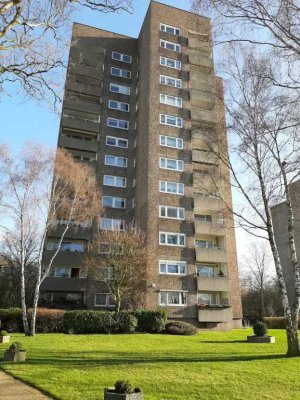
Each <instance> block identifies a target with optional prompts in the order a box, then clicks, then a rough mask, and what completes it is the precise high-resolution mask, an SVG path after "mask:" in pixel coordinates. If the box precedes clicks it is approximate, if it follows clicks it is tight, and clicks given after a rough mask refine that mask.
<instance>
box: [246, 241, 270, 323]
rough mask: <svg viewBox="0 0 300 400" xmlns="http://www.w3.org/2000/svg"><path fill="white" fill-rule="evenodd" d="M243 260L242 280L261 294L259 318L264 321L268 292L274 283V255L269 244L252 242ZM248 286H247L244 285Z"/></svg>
mask: <svg viewBox="0 0 300 400" xmlns="http://www.w3.org/2000/svg"><path fill="white" fill-rule="evenodd" d="M245 253H246V254H244V257H243V258H242V263H241V266H242V280H244V281H245V283H246V282H247V283H248V284H249V286H251V290H252V291H255V292H256V293H259V317H260V320H261V321H262V320H263V318H264V317H265V316H266V315H267V314H266V306H265V297H266V291H267V290H268V289H269V287H270V286H271V285H272V283H273V282H274V274H273V268H272V267H273V265H272V261H273V259H272V254H271V252H270V248H269V247H268V244H267V242H261V241H260V242H252V243H250V244H249V246H248V247H247V249H245ZM244 286H246V285H244Z"/></svg>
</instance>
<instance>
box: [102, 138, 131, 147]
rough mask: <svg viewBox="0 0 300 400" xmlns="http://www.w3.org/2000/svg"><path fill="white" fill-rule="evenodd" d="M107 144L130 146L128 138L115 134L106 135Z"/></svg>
mask: <svg viewBox="0 0 300 400" xmlns="http://www.w3.org/2000/svg"><path fill="white" fill-rule="evenodd" d="M106 145H107V146H113V147H122V148H124V149H127V148H128V140H127V139H123V138H117V137H115V136H106Z"/></svg>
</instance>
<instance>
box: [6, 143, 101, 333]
mask: <svg viewBox="0 0 300 400" xmlns="http://www.w3.org/2000/svg"><path fill="white" fill-rule="evenodd" d="M0 187H1V190H0V212H1V213H2V216H3V218H2V220H3V222H2V224H1V230H2V232H3V235H4V244H6V245H4V248H3V249H2V255H3V256H6V257H10V259H11V260H13V261H14V263H15V265H17V266H19V268H20V280H21V283H20V287H21V305H22V317H23V325H24V331H25V334H26V335H34V334H35V321H36V310H37V305H38V300H39V291H40V286H41V284H42V282H43V281H44V279H45V278H46V276H47V275H48V273H49V271H50V269H51V266H52V264H53V261H54V260H55V258H56V256H57V255H58V253H59V250H60V248H61V244H62V242H63V239H64V237H65V235H66V233H67V231H68V230H69V228H70V227H71V226H73V225H74V221H80V222H88V223H92V221H93V220H94V219H97V218H98V217H99V212H100V210H99V204H100V201H99V194H98V193H99V190H98V188H97V184H96V179H95V176H94V172H93V170H92V168H90V167H88V166H87V165H84V164H82V163H80V162H75V161H74V160H73V158H72V157H71V155H69V154H68V153H66V152H65V151H62V150H59V151H58V152H57V153H56V154H55V153H54V152H53V151H49V150H46V149H44V148H42V147H41V146H38V145H32V144H31V145H30V144H29V145H26V147H24V149H23V150H22V151H21V154H20V155H19V157H15V156H13V155H12V154H10V152H9V150H8V148H7V147H6V146H4V145H2V146H1V147H0ZM59 220H63V221H64V223H65V225H64V229H63V230H62V232H61V233H60V235H59V238H58V245H57V247H56V249H55V251H54V252H53V255H52V257H51V258H50V260H49V262H47V264H46V265H45V264H44V263H43V250H44V247H45V241H46V238H47V235H48V233H49V232H50V231H51V230H53V228H54V227H55V226H56V225H57V222H58V221H59ZM31 263H35V264H36V265H37V273H36V277H35V278H36V284H35V290H34V298H33V304H32V305H31V308H32V312H31V323H30V325H29V321H28V318H27V304H26V288H25V271H26V269H27V268H28V266H29V265H30V264H31Z"/></svg>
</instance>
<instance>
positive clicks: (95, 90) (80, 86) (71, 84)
mask: <svg viewBox="0 0 300 400" xmlns="http://www.w3.org/2000/svg"><path fill="white" fill-rule="evenodd" d="M66 89H67V90H71V91H73V92H79V93H85V94H90V95H92V96H98V97H99V98H100V97H101V89H100V87H99V86H97V85H89V84H85V83H79V82H76V81H72V80H70V79H68V80H67V83H66Z"/></svg>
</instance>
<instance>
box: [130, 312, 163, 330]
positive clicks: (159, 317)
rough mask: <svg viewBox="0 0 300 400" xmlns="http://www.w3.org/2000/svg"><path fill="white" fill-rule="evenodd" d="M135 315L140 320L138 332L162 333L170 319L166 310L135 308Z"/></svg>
mask: <svg viewBox="0 0 300 400" xmlns="http://www.w3.org/2000/svg"><path fill="white" fill-rule="evenodd" d="M132 313H133V315H134V316H135V317H136V318H137V320H138V326H137V330H138V332H146V333H160V332H163V331H164V330H165V327H166V323H167V320H168V314H167V312H166V310H163V309H157V310H146V309H145V310H135V311H132Z"/></svg>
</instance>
